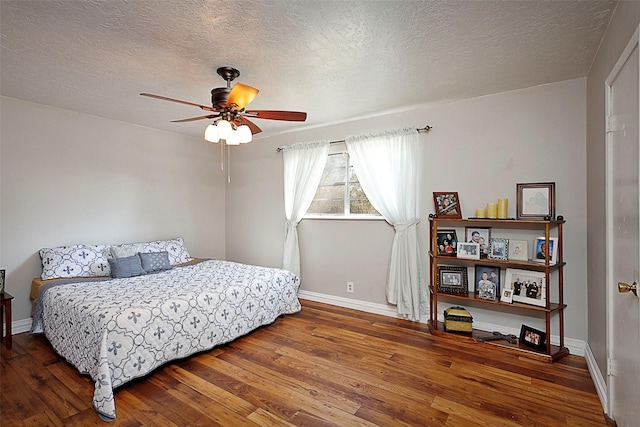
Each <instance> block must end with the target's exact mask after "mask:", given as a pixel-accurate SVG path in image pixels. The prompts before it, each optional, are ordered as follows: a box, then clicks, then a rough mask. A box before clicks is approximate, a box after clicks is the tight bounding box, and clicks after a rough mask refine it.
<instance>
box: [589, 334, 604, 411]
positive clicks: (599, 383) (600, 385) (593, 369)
mask: <svg viewBox="0 0 640 427" xmlns="http://www.w3.org/2000/svg"><path fill="white" fill-rule="evenodd" d="M584 358H585V359H586V361H587V367H588V368H589V373H590V374H591V379H592V380H593V384H594V386H595V387H596V393H598V397H599V398H600V403H601V404H602V409H603V411H604V413H605V414H607V415H608V414H609V388H608V386H607V380H606V379H605V378H604V377H603V376H602V373H601V372H600V368H598V364H597V363H596V358H595V357H594V355H593V352H592V351H591V347H590V346H589V344H587V345H586V346H585V355H584Z"/></svg>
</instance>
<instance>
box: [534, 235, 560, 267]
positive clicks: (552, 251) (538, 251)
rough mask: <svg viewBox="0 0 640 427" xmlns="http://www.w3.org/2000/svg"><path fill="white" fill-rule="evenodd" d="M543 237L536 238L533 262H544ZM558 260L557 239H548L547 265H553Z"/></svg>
mask: <svg viewBox="0 0 640 427" xmlns="http://www.w3.org/2000/svg"><path fill="white" fill-rule="evenodd" d="M545 240H546V239H545V238H544V236H540V237H536V241H535V245H534V246H533V247H534V252H533V253H534V256H533V260H534V261H536V262H546V255H545V252H546V245H545ZM557 260H558V238H557V237H549V264H555V263H556V261H557Z"/></svg>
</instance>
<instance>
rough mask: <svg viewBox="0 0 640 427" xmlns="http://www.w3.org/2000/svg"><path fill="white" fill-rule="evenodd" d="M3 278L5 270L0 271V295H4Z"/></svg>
mask: <svg viewBox="0 0 640 427" xmlns="http://www.w3.org/2000/svg"><path fill="white" fill-rule="evenodd" d="M4 277H5V270H4V269H2V270H0V294H4ZM0 333H2V331H0Z"/></svg>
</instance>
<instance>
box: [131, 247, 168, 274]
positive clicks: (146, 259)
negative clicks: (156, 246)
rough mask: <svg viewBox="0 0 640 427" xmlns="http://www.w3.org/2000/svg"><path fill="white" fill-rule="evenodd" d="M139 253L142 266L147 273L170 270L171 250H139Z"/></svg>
mask: <svg viewBox="0 0 640 427" xmlns="http://www.w3.org/2000/svg"><path fill="white" fill-rule="evenodd" d="M138 255H139V256H140V259H141V260H142V268H143V269H144V271H146V272H147V273H157V272H158V271H164V270H169V269H170V268H171V264H170V263H169V252H167V251H162V252H139V253H138Z"/></svg>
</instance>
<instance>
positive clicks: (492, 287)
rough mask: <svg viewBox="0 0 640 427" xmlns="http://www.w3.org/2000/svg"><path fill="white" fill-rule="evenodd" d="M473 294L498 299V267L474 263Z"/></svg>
mask: <svg viewBox="0 0 640 427" xmlns="http://www.w3.org/2000/svg"><path fill="white" fill-rule="evenodd" d="M475 270H476V271H475V281H474V282H473V285H474V286H475V288H474V289H475V294H476V296H477V297H478V298H480V299H486V300H489V301H498V299H500V267H494V266H491V265H476V268H475Z"/></svg>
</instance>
